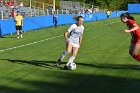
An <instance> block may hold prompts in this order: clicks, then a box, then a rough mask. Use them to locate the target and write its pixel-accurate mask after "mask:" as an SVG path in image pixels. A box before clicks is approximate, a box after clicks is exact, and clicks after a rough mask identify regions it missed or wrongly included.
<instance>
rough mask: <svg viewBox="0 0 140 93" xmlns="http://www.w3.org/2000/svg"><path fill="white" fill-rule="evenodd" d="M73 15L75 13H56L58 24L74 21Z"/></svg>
mask: <svg viewBox="0 0 140 93" xmlns="http://www.w3.org/2000/svg"><path fill="white" fill-rule="evenodd" d="M74 16H76V15H66V14H62V15H58V25H64V24H71V23H75V20H74V19H73V17H74Z"/></svg>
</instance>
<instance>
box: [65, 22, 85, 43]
mask: <svg viewBox="0 0 140 93" xmlns="http://www.w3.org/2000/svg"><path fill="white" fill-rule="evenodd" d="M68 32H69V38H68V40H69V41H70V42H72V43H75V44H79V39H80V36H81V35H83V32H84V26H83V25H81V26H77V25H76V24H73V25H71V27H70V28H69V29H68Z"/></svg>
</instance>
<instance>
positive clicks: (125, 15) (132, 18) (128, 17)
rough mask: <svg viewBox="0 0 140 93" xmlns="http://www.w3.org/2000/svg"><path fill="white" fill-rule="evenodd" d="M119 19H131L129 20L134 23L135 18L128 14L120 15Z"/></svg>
mask: <svg viewBox="0 0 140 93" xmlns="http://www.w3.org/2000/svg"><path fill="white" fill-rule="evenodd" d="M120 17H126V18H127V19H131V20H134V21H135V18H134V17H133V16H130V14H129V13H128V12H126V13H122V14H121V15H120Z"/></svg>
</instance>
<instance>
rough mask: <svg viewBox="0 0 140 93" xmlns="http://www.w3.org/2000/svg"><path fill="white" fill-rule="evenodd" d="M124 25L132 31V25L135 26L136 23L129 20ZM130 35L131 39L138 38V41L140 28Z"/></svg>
mask: <svg viewBox="0 0 140 93" xmlns="http://www.w3.org/2000/svg"><path fill="white" fill-rule="evenodd" d="M126 24H127V27H128V28H129V29H132V28H133V25H134V24H137V23H136V22H135V21H134V20H131V19H129V20H128V21H127V23H126ZM130 33H131V35H132V38H139V39H140V28H138V29H137V30H135V31H132V32H130Z"/></svg>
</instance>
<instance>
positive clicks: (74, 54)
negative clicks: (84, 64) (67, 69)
mask: <svg viewBox="0 0 140 93" xmlns="http://www.w3.org/2000/svg"><path fill="white" fill-rule="evenodd" d="M78 49H79V48H78V47H74V48H73V50H72V56H71V57H70V58H69V60H68V62H67V64H66V66H68V65H69V64H70V63H72V62H73V61H74V59H75V58H76V55H77V53H78Z"/></svg>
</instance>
